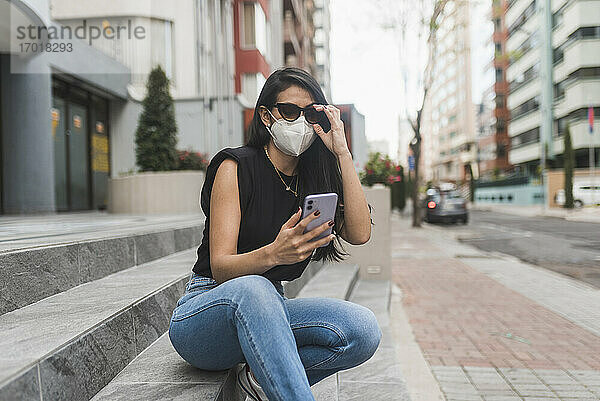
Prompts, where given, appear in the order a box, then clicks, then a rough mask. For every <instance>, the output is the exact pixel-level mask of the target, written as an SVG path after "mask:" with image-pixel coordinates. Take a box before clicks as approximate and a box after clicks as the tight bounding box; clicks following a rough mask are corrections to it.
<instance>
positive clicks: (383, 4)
mask: <svg viewBox="0 0 600 401" xmlns="http://www.w3.org/2000/svg"><path fill="white" fill-rule="evenodd" d="M403 3H404V2H403V1H399V0H369V1H365V0H330V13H331V33H330V47H331V91H332V97H333V102H334V103H354V105H355V106H356V108H357V110H358V111H359V112H360V113H362V114H363V115H364V116H365V130H366V136H367V140H381V139H385V140H388V141H389V143H390V156H392V157H395V156H396V149H397V146H398V142H399V118H400V117H401V116H402V117H403V118H404V117H405V116H406V115H407V113H408V115H410V116H414V115H415V113H416V110H417V109H418V108H419V107H420V105H421V97H420V96H421V91H420V90H419V89H420V85H419V82H420V79H421V78H422V71H423V69H424V65H425V60H426V56H427V53H426V51H425V48H424V46H423V40H424V37H423V36H422V37H421V38H419V35H418V32H419V30H420V29H421V27H420V25H419V23H418V21H419V19H420V16H419V15H417V10H412V11H411V12H412V14H409V15H408V17H407V18H406V20H407V21H408V25H407V30H406V31H407V35H406V41H404V45H403V44H402V41H401V38H400V31H399V30H394V29H386V28H385V26H386V25H389V21H390V15H391V14H394V13H395V14H394V15H398V13H399V12H400V7H402V4H403ZM410 3H413V4H414V2H412V1H410V2H409V4H410ZM477 3H481V4H480V5H479V6H478V7H476V6H475V5H477ZM484 3H485V4H487V3H486V2H485V0H481V1H477V0H474V1H473V4H474V6H475V7H473V8H472V10H473V11H472V20H474V21H480V22H478V23H477V24H473V26H472V27H471V29H472V31H471V32H472V35H471V36H472V47H471V50H472V72H473V89H472V90H473V101H474V102H477V101H479V100H480V99H481V93H482V91H483V90H484V89H485V88H484V86H487V85H488V84H487V83H486V84H483V85H482V82H486V81H485V79H484V70H485V67H486V65H487V64H488V61H487V60H489V57H490V56H489V54H487V53H485V46H486V45H488V44H489V41H488V40H487V39H486V36H487V37H489V36H488V35H491V31H489V27H490V24H491V22H488V20H487V18H486V12H487V9H486V7H484V6H483V5H484ZM404 4H406V3H404ZM482 24H487V25H485V27H484V26H483V25H482ZM482 32H485V34H484V35H482V34H481V33H482ZM488 77H489V74H488ZM407 135H408V136H412V133H410V132H409V133H405V136H407Z"/></svg>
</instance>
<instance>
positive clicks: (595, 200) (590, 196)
mask: <svg viewBox="0 0 600 401" xmlns="http://www.w3.org/2000/svg"><path fill="white" fill-rule="evenodd" d="M554 202H555V203H556V204H557V205H559V206H564V204H565V190H564V189H559V190H558V191H556V195H554ZM573 204H574V205H575V207H583V206H585V205H594V204H596V205H598V204H600V185H598V184H596V185H594V184H590V183H589V182H588V183H586V182H582V183H577V184H573Z"/></svg>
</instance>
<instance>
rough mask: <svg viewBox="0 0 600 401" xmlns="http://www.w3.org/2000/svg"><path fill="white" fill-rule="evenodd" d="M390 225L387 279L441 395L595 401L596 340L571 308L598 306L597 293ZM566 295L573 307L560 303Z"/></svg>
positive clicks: (599, 394)
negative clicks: (395, 287)
mask: <svg viewBox="0 0 600 401" xmlns="http://www.w3.org/2000/svg"><path fill="white" fill-rule="evenodd" d="M392 227H393V228H392V230H393V233H392V244H393V245H392V246H393V249H392V252H393V255H392V256H393V260H392V268H393V279H394V282H395V283H396V284H397V285H398V286H399V287H400V288H401V289H402V291H403V294H404V297H403V307H404V310H405V312H406V314H407V315H408V318H409V321H410V324H411V326H412V329H413V332H414V336H415V339H416V341H417V343H418V344H419V346H420V348H421V351H422V352H423V355H424V357H425V359H426V360H427V362H428V364H429V366H430V368H431V371H432V372H433V375H434V376H435V378H436V379H437V381H438V383H439V386H440V388H441V390H442V392H443V393H444V395H445V397H446V399H447V400H456V401H459V400H460V401H470V400H479V401H481V400H486V401H500V400H506V401H508V400H526V401H534V400H571V401H573V400H600V336H598V333H597V332H596V330H594V328H595V326H593V325H589V324H586V322H589V320H590V319H591V318H593V316H582V314H581V312H579V314H577V310H578V309H579V310H580V311H593V310H596V311H597V310H599V306H600V305H597V303H598V300H599V299H600V291H599V290H595V289H590V288H589V287H586V286H577V285H573V283H572V279H569V278H566V277H565V278H564V279H563V278H562V277H560V276H558V275H556V274H554V273H552V274H551V275H550V276H548V275H547V274H546V272H545V271H542V270H541V269H538V268H535V267H533V266H521V268H519V267H518V266H517V265H515V266H513V265H512V264H511V262H510V260H506V259H503V258H500V257H497V256H494V255H487V254H482V253H481V252H479V251H473V250H472V249H471V248H470V247H465V246H464V245H463V244H460V243H458V242H457V241H455V240H453V238H452V236H451V235H449V234H447V233H444V231H443V230H440V229H438V230H434V229H431V228H422V229H412V228H410V223H409V222H408V220H403V219H400V218H399V217H397V216H395V217H394V219H393V224H392ZM511 269H512V270H511ZM521 272H522V276H521V275H520V274H521ZM524 283H529V284H524ZM548 283H552V286H553V287H552V289H554V290H556V291H557V292H556V293H555V294H556V297H555V298H557V299H555V300H552V293H551V291H549V288H548ZM571 294H572V296H573V297H574V298H575V299H577V303H578V304H579V305H574V304H573V303H568V302H562V301H564V300H565V299H569V296H570V295H571ZM584 295H585V296H584ZM561 300H562V301H561ZM566 304H568V305H569V306H565V305H566ZM577 306H579V308H578V307H577Z"/></svg>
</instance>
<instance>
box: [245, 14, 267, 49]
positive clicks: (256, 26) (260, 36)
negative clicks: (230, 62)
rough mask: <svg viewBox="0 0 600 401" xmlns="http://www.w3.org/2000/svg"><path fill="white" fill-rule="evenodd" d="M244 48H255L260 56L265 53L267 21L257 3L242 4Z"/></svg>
mask: <svg viewBox="0 0 600 401" xmlns="http://www.w3.org/2000/svg"><path fill="white" fill-rule="evenodd" d="M243 10H244V29H243V32H244V38H243V44H244V46H245V47H250V48H256V49H257V50H258V51H260V52H261V54H263V55H266V53H267V20H266V18H265V14H264V12H263V9H262V7H261V5H260V4H259V3H254V2H244V6H243Z"/></svg>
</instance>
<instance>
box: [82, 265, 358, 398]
mask: <svg viewBox="0 0 600 401" xmlns="http://www.w3.org/2000/svg"><path fill="white" fill-rule="evenodd" d="M305 276H306V277H305ZM357 276H358V266H355V265H348V264H345V265H338V264H324V263H315V262H313V263H310V264H309V266H308V267H307V268H306V270H305V271H304V273H303V276H302V277H300V278H298V279H297V280H294V281H292V282H290V283H285V284H284V291H285V293H286V296H287V297H288V298H293V296H291V295H290V294H293V293H294V292H296V293H299V294H298V296H300V297H306V296H322V297H334V298H340V297H341V298H342V299H344V297H345V296H346V294H350V292H351V289H352V287H353V285H354V283H355V282H356V278H357ZM298 283H300V284H298ZM302 283H306V284H305V285H304V286H303V287H301V288H298V287H299V286H300V285H301V284H302ZM324 283H325V284H324ZM236 368H237V367H236ZM236 368H233V369H230V370H226V371H220V372H207V371H203V370H200V369H197V368H194V367H193V366H191V365H190V364H188V363H187V362H186V361H184V360H183V359H182V358H181V357H180V356H179V355H178V354H177V352H176V351H175V349H174V348H173V346H172V344H171V342H170V340H169V335H168V332H166V333H164V334H163V335H162V336H161V337H160V338H159V339H158V340H157V341H156V342H155V343H153V344H152V345H151V346H150V347H148V348H147V349H146V350H144V351H143V352H142V353H141V354H140V355H139V356H138V357H137V358H135V360H133V361H132V362H131V363H130V364H129V365H128V366H127V367H125V368H124V369H123V370H122V371H121V372H120V373H119V374H118V375H117V376H116V377H115V378H114V379H113V380H112V381H111V382H110V383H109V384H108V385H107V386H106V387H105V388H104V389H102V391H100V392H99V393H98V394H97V395H96V396H95V397H94V398H93V399H92V401H105V400H111V401H112V400H128V401H129V400H145V401H146V400H147V401H154V400H156V401H158V400H166V399H177V400H178V401H187V400H189V401H196V400H215V401H243V400H244V397H243V396H242V394H240V393H239V392H238V390H237V385H236V383H235V378H236V377H235V369H236ZM336 391H337V378H336V376H335V375H333V376H331V377H329V378H327V379H325V380H323V381H322V382H320V383H318V384H317V385H315V386H313V392H314V394H315V397H316V399H317V400H319V401H330V400H331V401H333V400H337V398H332V397H335V396H336Z"/></svg>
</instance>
